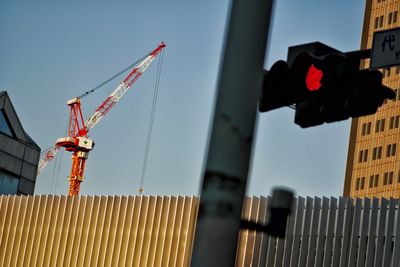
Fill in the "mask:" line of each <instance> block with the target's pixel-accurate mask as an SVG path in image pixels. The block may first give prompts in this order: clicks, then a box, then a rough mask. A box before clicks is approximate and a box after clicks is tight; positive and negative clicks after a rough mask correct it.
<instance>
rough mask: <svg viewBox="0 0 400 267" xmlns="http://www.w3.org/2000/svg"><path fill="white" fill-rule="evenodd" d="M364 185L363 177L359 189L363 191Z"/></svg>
mask: <svg viewBox="0 0 400 267" xmlns="http://www.w3.org/2000/svg"><path fill="white" fill-rule="evenodd" d="M364 185H365V177H362V178H361V184H360V189H361V190H363V189H364Z"/></svg>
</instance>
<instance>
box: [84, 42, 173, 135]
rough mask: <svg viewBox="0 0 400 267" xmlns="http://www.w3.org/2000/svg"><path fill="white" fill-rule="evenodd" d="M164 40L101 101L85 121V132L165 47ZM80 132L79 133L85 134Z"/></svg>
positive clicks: (102, 115)
mask: <svg viewBox="0 0 400 267" xmlns="http://www.w3.org/2000/svg"><path fill="white" fill-rule="evenodd" d="M165 46H166V45H165V44H164V42H161V43H160V45H159V46H158V47H157V48H156V49H154V50H153V51H152V52H151V53H150V54H149V55H148V56H147V57H146V58H145V59H143V61H141V62H140V63H139V65H138V66H137V67H136V68H134V69H133V70H132V71H131V72H130V73H129V74H128V76H126V78H125V79H124V80H122V81H121V83H120V84H119V85H118V87H117V88H116V89H115V90H114V91H113V92H112V93H111V94H110V96H109V97H107V99H106V100H105V101H104V102H103V103H101V105H100V106H99V107H98V108H97V109H96V111H95V112H94V113H93V115H92V116H91V117H90V118H89V119H88V120H87V121H86V122H85V126H86V133H87V132H89V131H90V130H91V129H92V128H93V127H94V126H95V125H96V124H97V123H99V121H100V120H101V119H102V118H104V116H105V115H106V114H107V112H108V111H109V110H110V109H111V108H112V107H113V106H114V105H115V103H117V102H118V100H120V99H121V97H122V96H123V95H124V94H125V93H126V92H127V91H128V90H129V88H131V86H132V84H133V83H134V82H135V81H136V80H137V79H139V77H140V76H141V75H142V73H143V72H144V71H145V70H146V69H147V67H148V66H149V65H150V64H151V62H152V61H153V60H154V59H155V58H156V56H157V55H158V53H160V51H161V50H162V49H163V48H164V47H165ZM86 133H85V132H82V133H81V134H86Z"/></svg>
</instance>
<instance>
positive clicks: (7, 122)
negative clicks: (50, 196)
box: [0, 91, 40, 265]
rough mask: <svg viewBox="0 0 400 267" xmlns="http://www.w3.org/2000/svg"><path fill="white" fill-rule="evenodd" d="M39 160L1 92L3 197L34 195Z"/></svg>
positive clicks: (37, 150) (0, 181) (0, 183)
mask: <svg viewBox="0 0 400 267" xmlns="http://www.w3.org/2000/svg"><path fill="white" fill-rule="evenodd" d="M39 157H40V148H39V146H38V145H37V144H36V143H35V142H34V141H33V140H32V138H30V136H29V135H28V134H27V133H26V132H25V131H24V128H23V127H22V125H21V122H20V120H19V119H18V116H17V113H16V112H15V109H14V107H13V105H12V103H11V101H10V98H9V97H8V94H7V92H4V91H3V92H0V195H1V194H7V195H15V194H19V195H20V194H22V195H32V194H33V191H34V189H35V182H36V173H37V167H38V162H39ZM0 265H1V264H0Z"/></svg>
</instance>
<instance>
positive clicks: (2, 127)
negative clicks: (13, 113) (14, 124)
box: [0, 110, 14, 136]
mask: <svg viewBox="0 0 400 267" xmlns="http://www.w3.org/2000/svg"><path fill="white" fill-rule="evenodd" d="M0 132H2V133H5V134H6V135H9V136H14V135H13V134H12V131H11V128H10V125H9V124H8V122H7V120H6V118H5V116H4V113H3V110H1V111H0Z"/></svg>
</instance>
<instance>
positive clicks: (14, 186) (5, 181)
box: [0, 172, 19, 195]
mask: <svg viewBox="0 0 400 267" xmlns="http://www.w3.org/2000/svg"><path fill="white" fill-rule="evenodd" d="M18 184H19V180H18V178H17V177H15V176H12V175H9V174H6V173H3V172H0V195H1V194H4V195H8V194H10V195H15V194H17V190H18Z"/></svg>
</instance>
